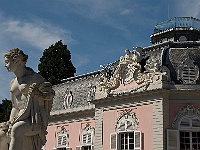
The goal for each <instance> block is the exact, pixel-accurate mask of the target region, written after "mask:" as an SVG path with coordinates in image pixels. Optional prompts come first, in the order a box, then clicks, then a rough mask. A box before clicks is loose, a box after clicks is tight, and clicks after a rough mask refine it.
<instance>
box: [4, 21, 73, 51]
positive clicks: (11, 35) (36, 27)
mask: <svg viewBox="0 0 200 150" xmlns="http://www.w3.org/2000/svg"><path fill="white" fill-rule="evenodd" d="M0 28H1V31H0V38H4V37H7V38H8V39H6V40H7V41H8V40H11V41H16V42H26V43H27V44H29V45H31V46H32V47H35V48H37V49H40V50H43V49H44V48H47V47H48V46H50V45H51V44H54V43H55V42H56V41H58V40H61V39H63V40H65V42H67V43H70V42H73V41H74V40H73V39H72V37H71V34H70V32H68V31H66V30H63V29H61V28H59V27H55V26H53V25H51V24H50V23H47V22H43V21H41V20H40V21H38V20H37V21H34V22H24V21H20V20H14V19H9V20H6V19H2V18H0ZM8 43H9V42H8Z"/></svg>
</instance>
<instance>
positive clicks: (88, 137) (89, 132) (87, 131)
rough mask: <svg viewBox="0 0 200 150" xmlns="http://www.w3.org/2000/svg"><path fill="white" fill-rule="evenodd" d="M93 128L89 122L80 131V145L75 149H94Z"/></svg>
mask: <svg viewBox="0 0 200 150" xmlns="http://www.w3.org/2000/svg"><path fill="white" fill-rule="evenodd" d="M93 143H94V128H92V127H91V126H90V124H89V123H87V124H86V126H85V128H84V129H83V130H82V131H81V145H80V146H77V147H76V150H93V149H94V145H93Z"/></svg>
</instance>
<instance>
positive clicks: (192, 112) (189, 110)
mask: <svg viewBox="0 0 200 150" xmlns="http://www.w3.org/2000/svg"><path fill="white" fill-rule="evenodd" d="M183 117H188V118H191V117H197V118H199V119H200V109H199V108H194V106H192V105H188V106H187V107H182V108H181V109H180V110H179V112H178V113H177V115H176V116H175V117H174V120H173V123H172V127H173V128H176V129H177V128H178V126H179V122H180V120H181V119H182V118H183Z"/></svg>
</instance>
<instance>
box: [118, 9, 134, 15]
mask: <svg viewBox="0 0 200 150" xmlns="http://www.w3.org/2000/svg"><path fill="white" fill-rule="evenodd" d="M131 13H132V11H131V10H130V9H122V10H121V12H120V14H121V15H129V14H131Z"/></svg>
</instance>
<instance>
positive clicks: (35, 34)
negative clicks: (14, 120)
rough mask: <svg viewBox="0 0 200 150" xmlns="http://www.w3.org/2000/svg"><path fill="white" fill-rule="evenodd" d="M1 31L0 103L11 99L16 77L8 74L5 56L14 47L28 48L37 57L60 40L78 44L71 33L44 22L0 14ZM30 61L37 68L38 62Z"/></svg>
mask: <svg viewBox="0 0 200 150" xmlns="http://www.w3.org/2000/svg"><path fill="white" fill-rule="evenodd" d="M0 29H1V30H0V83H1V86H0V102H1V100H2V99H4V98H8V99H9V98H10V96H9V82H10V80H11V78H12V77H14V75H13V74H12V73H7V71H6V69H5V68H4V59H3V56H4V54H5V52H6V51H8V50H9V49H12V48H14V47H19V48H22V49H23V48H24V47H28V48H31V49H34V50H35V51H34V52H30V51H29V54H30V53H31V54H33V55H34V54H35V55H36V54H38V53H42V51H43V50H44V49H45V48H48V47H49V46H50V45H52V44H54V43H55V42H57V41H58V40H63V42H64V43H67V44H69V43H75V42H76V41H75V40H74V39H73V38H72V37H71V33H70V32H69V31H67V30H64V29H62V28H60V27H57V26H54V25H52V24H51V23H49V22H47V21H43V20H33V21H32V22H28V21H24V20H17V19H13V18H6V17H4V16H3V15H2V14H0ZM29 56H30V55H29ZM31 57H32V56H31ZM30 59H32V58H30ZM30 61H31V62H33V63H35V64H32V65H33V66H37V62H36V61H34V60H33V59H32V60H29V62H30ZM32 65H31V66H32Z"/></svg>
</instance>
